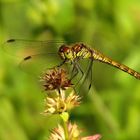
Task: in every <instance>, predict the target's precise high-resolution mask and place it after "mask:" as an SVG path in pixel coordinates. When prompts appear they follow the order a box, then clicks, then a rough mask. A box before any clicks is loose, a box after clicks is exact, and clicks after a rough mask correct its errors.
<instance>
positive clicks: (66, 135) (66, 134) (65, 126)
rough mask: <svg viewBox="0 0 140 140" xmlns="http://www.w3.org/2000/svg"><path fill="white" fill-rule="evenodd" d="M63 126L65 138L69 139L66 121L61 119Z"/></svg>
mask: <svg viewBox="0 0 140 140" xmlns="http://www.w3.org/2000/svg"><path fill="white" fill-rule="evenodd" d="M63 128H64V132H65V140H69V133H68V126H67V122H66V121H64V120H63Z"/></svg>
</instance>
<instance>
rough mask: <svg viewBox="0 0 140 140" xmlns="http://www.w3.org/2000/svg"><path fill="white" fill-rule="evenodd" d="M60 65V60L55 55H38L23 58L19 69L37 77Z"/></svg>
mask: <svg viewBox="0 0 140 140" xmlns="http://www.w3.org/2000/svg"><path fill="white" fill-rule="evenodd" d="M60 63H61V60H60V58H59V56H58V54H57V53H40V54H35V55H29V56H26V57H24V58H23V60H22V61H21V62H20V63H19V68H20V69H21V70H23V71H24V72H26V73H28V74H30V75H33V76H37V77H38V76H39V75H40V74H41V73H42V72H44V71H46V70H47V69H49V68H53V67H55V66H58V65H59V64H60Z"/></svg>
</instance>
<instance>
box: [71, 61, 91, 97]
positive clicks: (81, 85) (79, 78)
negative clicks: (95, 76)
mask: <svg viewBox="0 0 140 140" xmlns="http://www.w3.org/2000/svg"><path fill="white" fill-rule="evenodd" d="M82 61H83V60H82ZM92 64H93V60H90V61H89V62H87V61H85V62H84V63H76V64H75V65H76V68H75V69H77V70H78V74H77V75H76V76H75V77H74V78H73V82H74V84H75V90H76V92H77V93H79V94H82V95H83V94H84V93H88V92H89V89H90V87H91V82H92ZM75 71H76V70H75Z"/></svg>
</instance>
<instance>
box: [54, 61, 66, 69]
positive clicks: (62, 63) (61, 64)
mask: <svg viewBox="0 0 140 140" xmlns="http://www.w3.org/2000/svg"><path fill="white" fill-rule="evenodd" d="M65 63H66V60H64V61H63V62H61V63H60V64H59V65H57V66H56V67H61V66H63V65H64V64H65Z"/></svg>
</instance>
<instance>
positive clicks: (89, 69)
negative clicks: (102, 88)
mask: <svg viewBox="0 0 140 140" xmlns="http://www.w3.org/2000/svg"><path fill="white" fill-rule="evenodd" d="M92 65H93V59H90V63H89V66H88V68H87V71H86V75H85V76H84V78H83V80H82V82H81V85H80V88H79V89H81V86H82V85H83V83H84V82H85V80H86V79H87V77H89V75H90V83H89V85H88V91H89V90H90V88H91V85H92Z"/></svg>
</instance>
